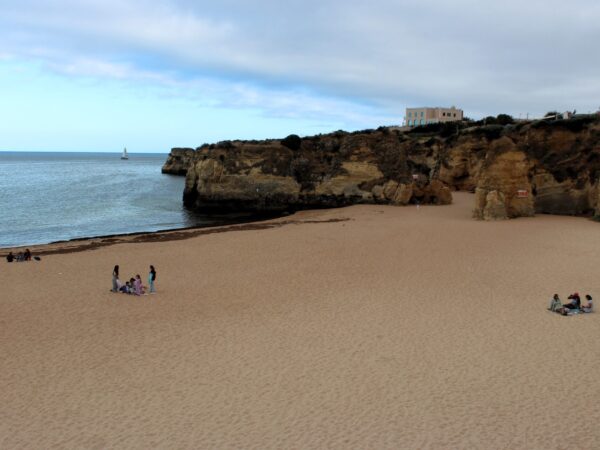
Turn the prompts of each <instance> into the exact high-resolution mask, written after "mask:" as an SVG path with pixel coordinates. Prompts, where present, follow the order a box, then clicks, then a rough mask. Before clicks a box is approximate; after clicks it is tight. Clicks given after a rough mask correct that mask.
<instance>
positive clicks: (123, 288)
mask: <svg viewBox="0 0 600 450" xmlns="http://www.w3.org/2000/svg"><path fill="white" fill-rule="evenodd" d="M119 285H120V287H119V292H121V293H123V294H129V281H126V282H125V284H123V283H121V282H120V281H119Z"/></svg>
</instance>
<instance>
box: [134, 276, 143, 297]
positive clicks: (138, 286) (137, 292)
mask: <svg viewBox="0 0 600 450" xmlns="http://www.w3.org/2000/svg"><path fill="white" fill-rule="evenodd" d="M133 286H134V287H135V295H144V286H142V277H140V274H137V275H136V276H135V281H134V284H133Z"/></svg>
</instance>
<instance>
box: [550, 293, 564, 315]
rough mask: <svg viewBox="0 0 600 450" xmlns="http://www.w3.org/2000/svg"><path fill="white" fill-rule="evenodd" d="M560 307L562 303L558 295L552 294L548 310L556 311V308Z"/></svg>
mask: <svg viewBox="0 0 600 450" xmlns="http://www.w3.org/2000/svg"><path fill="white" fill-rule="evenodd" d="M561 307H562V303H561V301H560V298H559V297H558V294H554V297H552V300H550V306H549V308H548V310H549V311H556V310H557V309H560V308H561Z"/></svg>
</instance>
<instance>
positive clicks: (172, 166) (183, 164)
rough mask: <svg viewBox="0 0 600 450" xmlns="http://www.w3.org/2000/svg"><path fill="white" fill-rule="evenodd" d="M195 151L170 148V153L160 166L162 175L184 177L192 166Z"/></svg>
mask: <svg viewBox="0 0 600 450" xmlns="http://www.w3.org/2000/svg"><path fill="white" fill-rule="evenodd" d="M194 154H195V151H194V149H193V148H172V149H171V153H169V156H168V157H167V160H166V161H165V163H164V164H163V166H162V173H167V174H170V175H185V174H186V173H187V170H188V168H189V167H190V165H191V164H192V159H193V158H194Z"/></svg>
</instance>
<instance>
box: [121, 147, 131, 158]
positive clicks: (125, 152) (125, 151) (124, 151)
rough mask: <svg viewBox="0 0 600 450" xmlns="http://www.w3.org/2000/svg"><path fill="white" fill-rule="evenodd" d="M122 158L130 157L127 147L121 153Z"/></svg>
mask: <svg viewBox="0 0 600 450" xmlns="http://www.w3.org/2000/svg"><path fill="white" fill-rule="evenodd" d="M121 159H129V156H127V148H124V149H123V154H122V155H121Z"/></svg>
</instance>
